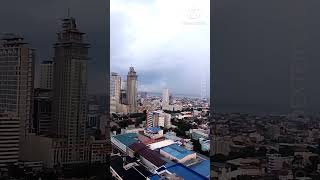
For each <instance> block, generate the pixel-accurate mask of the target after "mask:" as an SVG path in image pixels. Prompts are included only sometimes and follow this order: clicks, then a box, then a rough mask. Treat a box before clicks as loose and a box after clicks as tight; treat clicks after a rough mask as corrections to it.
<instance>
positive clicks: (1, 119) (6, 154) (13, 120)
mask: <svg viewBox="0 0 320 180" xmlns="http://www.w3.org/2000/svg"><path fill="white" fill-rule="evenodd" d="M19 136H20V120H19V118H18V117H17V116H16V115H14V114H10V113H0V167H3V166H7V165H8V164H9V163H17V162H18V160H19Z"/></svg>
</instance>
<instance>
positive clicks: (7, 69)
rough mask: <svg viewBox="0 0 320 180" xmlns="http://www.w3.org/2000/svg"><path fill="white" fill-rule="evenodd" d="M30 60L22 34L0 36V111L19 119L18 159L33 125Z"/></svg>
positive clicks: (31, 65) (32, 68)
mask: <svg viewBox="0 0 320 180" xmlns="http://www.w3.org/2000/svg"><path fill="white" fill-rule="evenodd" d="M34 62H35V50H33V49H31V48H29V47H28V45H27V43H26V42H25V41H24V38H23V37H21V36H19V35H15V34H5V35H4V36H3V37H2V38H1V42H0V113H12V114H14V115H15V116H16V117H15V118H14V119H19V125H20V131H19V135H20V141H18V142H19V144H20V145H19V147H18V149H19V158H23V157H24V155H23V154H24V153H23V149H24V148H22V144H24V143H22V142H26V139H27V135H28V134H29V132H31V131H32V126H33V125H32V104H33V86H34V81H33V77H34ZM11 130H12V129H11ZM14 133H16V132H14ZM1 137H2V136H1ZM3 138H4V137H3ZM15 148H17V147H15Z"/></svg>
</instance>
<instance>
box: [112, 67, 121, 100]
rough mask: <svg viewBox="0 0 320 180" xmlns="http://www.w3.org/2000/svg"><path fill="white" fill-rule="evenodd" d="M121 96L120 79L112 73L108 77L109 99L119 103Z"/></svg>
mask: <svg viewBox="0 0 320 180" xmlns="http://www.w3.org/2000/svg"><path fill="white" fill-rule="evenodd" d="M120 95H121V77H120V76H119V75H118V74H117V73H114V72H112V73H111V76H110V97H113V98H114V99H115V101H116V102H117V103H119V102H120Z"/></svg>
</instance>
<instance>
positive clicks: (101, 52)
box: [0, 0, 109, 93]
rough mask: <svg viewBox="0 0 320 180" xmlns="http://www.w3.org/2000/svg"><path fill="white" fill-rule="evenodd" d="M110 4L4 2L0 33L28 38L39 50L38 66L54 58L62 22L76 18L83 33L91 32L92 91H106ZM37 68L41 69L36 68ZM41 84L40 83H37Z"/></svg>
mask: <svg viewBox="0 0 320 180" xmlns="http://www.w3.org/2000/svg"><path fill="white" fill-rule="evenodd" d="M107 3H108V2H107V1H104V0H91V1H88V0H55V1H51V0H45V1H43V0H28V1H20V0H3V1H1V6H0V24H1V26H0V33H7V32H13V33H17V34H21V35H23V36H24V37H25V39H26V41H27V42H29V43H30V46H31V47H33V48H35V49H36V50H37V63H39V62H40V61H42V60H47V59H52V57H53V47H52V44H53V43H54V42H55V40H56V32H57V31H58V30H59V29H60V26H61V24H60V19H61V18H64V17H66V16H67V12H68V11H67V10H68V8H70V12H71V16H72V17H75V18H76V21H77V25H78V27H79V29H80V31H82V32H85V33H87V39H88V41H89V42H90V44H91V49H90V51H89V55H90V58H91V60H90V62H89V75H88V76H89V87H88V88H89V91H90V92H93V93H104V92H106V90H105V89H106V72H107V71H106V62H107V54H106V51H105V49H106V48H107V43H109V42H107V41H106V37H107V22H108V21H107V18H108V16H107V13H106V9H107ZM36 68H37V67H36ZM36 84H37V83H36Z"/></svg>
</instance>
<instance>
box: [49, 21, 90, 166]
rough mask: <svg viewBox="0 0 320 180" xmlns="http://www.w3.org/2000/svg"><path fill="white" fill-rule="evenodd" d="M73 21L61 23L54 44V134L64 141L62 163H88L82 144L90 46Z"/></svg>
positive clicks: (85, 116)
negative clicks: (60, 28)
mask: <svg viewBox="0 0 320 180" xmlns="http://www.w3.org/2000/svg"><path fill="white" fill-rule="evenodd" d="M84 34H85V33H82V32H80V31H79V30H78V29H77V26H76V21H75V19H74V18H72V17H68V18H65V19H63V20H62V30H61V31H60V32H58V33H57V35H58V39H57V42H56V43H55V44H54V50H55V53H54V63H55V67H54V77H55V78H54V86H53V94H54V97H53V122H54V123H53V129H52V130H53V133H54V134H55V135H56V137H59V138H64V139H65V142H64V143H61V144H65V146H66V147H64V148H65V149H64V150H63V151H62V153H63V155H62V157H65V162H60V163H61V164H64V163H68V164H69V163H83V162H86V161H88V157H87V146H86V141H85V125H86V121H87V117H88V116H87V65H88V59H89V58H88V49H89V44H88V43H85V42H84V37H83V36H84Z"/></svg>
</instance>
